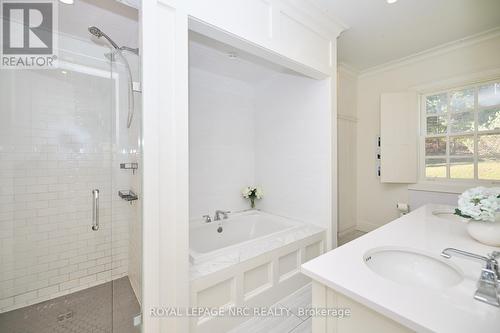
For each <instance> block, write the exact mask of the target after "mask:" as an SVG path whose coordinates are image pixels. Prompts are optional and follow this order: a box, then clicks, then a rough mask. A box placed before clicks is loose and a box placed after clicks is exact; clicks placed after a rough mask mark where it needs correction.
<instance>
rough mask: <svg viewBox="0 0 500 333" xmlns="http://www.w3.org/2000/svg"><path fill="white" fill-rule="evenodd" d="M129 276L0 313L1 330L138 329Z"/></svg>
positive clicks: (89, 332) (121, 332)
mask: <svg viewBox="0 0 500 333" xmlns="http://www.w3.org/2000/svg"><path fill="white" fill-rule="evenodd" d="M139 312H140V306H139V302H138V301H137V299H136V297H135V294H134V291H133V290H132V287H131V286H130V282H129V280H128V277H123V278H121V279H118V280H114V281H113V282H108V283H105V284H101V285H98V286H95V287H92V288H88V289H85V290H82V291H78V292H75V293H72V294H69V295H66V296H62V297H58V298H55V299H52V300H49V301H46V302H42V303H38V304H34V305H31V306H27V307H24V308H21V309H17V310H13V311H9V312H6V313H1V314H0V332H2V333H4V332H5V333H139V332H140V329H139V328H138V327H134V326H133V317H134V316H135V315H137V314H138V313H139Z"/></svg>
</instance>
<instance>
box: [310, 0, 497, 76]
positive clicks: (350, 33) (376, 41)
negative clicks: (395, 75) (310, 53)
mask: <svg viewBox="0 0 500 333" xmlns="http://www.w3.org/2000/svg"><path fill="white" fill-rule="evenodd" d="M314 1H315V2H317V3H318V4H319V5H320V6H321V7H323V8H325V9H326V10H327V11H328V12H329V13H330V14H331V15H333V16H335V17H337V18H338V19H339V20H340V21H342V22H343V23H345V24H346V25H347V26H349V27H350V28H349V29H348V30H346V31H345V32H343V33H342V35H341V36H340V37H339V41H338V60H339V62H340V63H345V64H347V65H350V66H351V67H352V68H354V69H356V70H358V71H363V70H366V69H368V68H370V67H374V66H377V65H381V64H384V63H387V62H390V61H393V60H397V59H400V58H404V57H408V56H410V55H412V54H415V53H419V52H422V51H425V50H428V49H430V48H433V47H436V46H439V45H442V44H445V43H448V42H452V41H455V40H460V39H463V38H464V37H468V36H471V35H475V34H478V33H481V32H484V31H487V30H491V29H494V28H498V27H500V0H399V1H398V2H396V3H395V4H388V3H387V2H386V0H314Z"/></svg>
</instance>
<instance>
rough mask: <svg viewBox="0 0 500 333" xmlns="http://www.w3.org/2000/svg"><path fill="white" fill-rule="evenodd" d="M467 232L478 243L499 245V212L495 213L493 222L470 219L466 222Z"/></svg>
mask: <svg viewBox="0 0 500 333" xmlns="http://www.w3.org/2000/svg"><path fill="white" fill-rule="evenodd" d="M467 232H468V233H469V235H470V236H471V237H472V238H474V239H475V240H477V241H478V242H480V243H483V244H485V245H490V246H500V213H497V215H496V219H495V222H481V221H474V220H470V221H469V222H468V223H467Z"/></svg>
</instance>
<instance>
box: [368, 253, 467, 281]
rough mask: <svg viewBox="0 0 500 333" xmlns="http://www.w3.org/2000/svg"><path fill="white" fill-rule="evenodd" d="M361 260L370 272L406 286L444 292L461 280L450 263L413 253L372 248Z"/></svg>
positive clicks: (456, 269) (459, 274)
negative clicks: (442, 290) (444, 289)
mask: <svg viewBox="0 0 500 333" xmlns="http://www.w3.org/2000/svg"><path fill="white" fill-rule="evenodd" d="M363 259H364V261H365V263H366V265H367V266H368V267H369V268H370V269H371V270H372V271H373V272H375V273H377V274H378V275H380V276H382V277H384V278H386V279H389V280H392V281H394V282H397V283H399V284H404V285H408V286H415V287H417V286H418V287H427V288H433V289H443V288H447V287H451V286H454V285H456V284H458V283H460V282H461V281H462V279H463V274H462V272H461V271H460V269H459V268H458V267H456V265H454V264H453V263H449V262H445V261H444V259H441V258H439V257H433V256H430V255H427V254H424V253H421V252H418V251H416V250H412V249H407V248H397V247H381V248H375V249H372V250H370V251H368V252H367V253H366V254H365V256H364V258H363Z"/></svg>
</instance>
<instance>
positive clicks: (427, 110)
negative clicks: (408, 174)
mask: <svg viewBox="0 0 500 333" xmlns="http://www.w3.org/2000/svg"><path fill="white" fill-rule="evenodd" d="M422 118H423V124H422V128H423V135H422V137H423V140H422V141H423V142H422V155H423V156H424V158H423V159H422V166H423V168H422V169H423V170H422V174H423V175H425V178H426V179H452V180H484V181H498V180H500V81H498V80H497V81H496V82H487V83H482V84H476V85H473V86H468V87H464V88H460V89H455V90H449V91H445V92H440V93H433V94H426V95H424V96H423V97H422Z"/></svg>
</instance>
